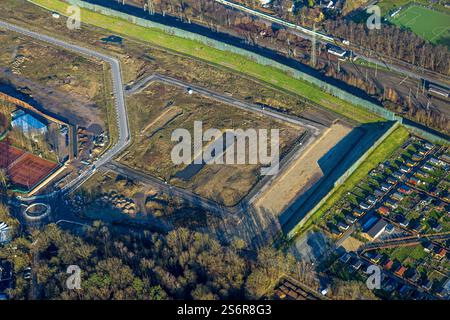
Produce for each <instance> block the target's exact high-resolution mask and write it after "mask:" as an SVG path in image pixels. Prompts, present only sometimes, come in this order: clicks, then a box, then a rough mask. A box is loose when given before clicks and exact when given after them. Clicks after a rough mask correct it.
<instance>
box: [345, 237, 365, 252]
mask: <svg viewBox="0 0 450 320" xmlns="http://www.w3.org/2000/svg"><path fill="white" fill-rule="evenodd" d="M362 245H363V243H362V242H361V241H359V240H358V239H355V238H353V237H348V238H347V239H345V240H344V242H342V245H341V246H342V247H343V248H344V249H345V250H346V251H349V252H350V251H357V250H358V249H359V247H361V246H362Z"/></svg>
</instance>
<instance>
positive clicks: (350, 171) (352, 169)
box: [288, 121, 400, 238]
mask: <svg viewBox="0 0 450 320" xmlns="http://www.w3.org/2000/svg"><path fill="white" fill-rule="evenodd" d="M399 126H400V122H398V121H396V122H394V124H393V125H392V126H391V127H390V128H389V129H388V130H387V131H386V132H385V133H384V134H383V135H382V136H381V137H380V138H379V139H378V140H377V141H376V142H375V143H374V144H373V145H372V146H371V147H370V148H369V149H367V151H366V152H365V153H364V154H363V155H362V156H361V157H360V158H359V159H358V160H357V161H355V163H353V165H352V166H351V167H350V168H349V169H347V171H345V172H344V174H342V176H340V177H339V179H338V180H336V182H335V183H334V187H333V189H331V190H330V191H329V192H328V193H327V195H326V196H325V197H323V198H322V199H321V200H320V201H319V202H318V203H317V204H316V205H315V207H314V208H312V209H311V210H310V211H308V213H307V214H306V215H305V216H304V217H303V218H302V219H301V220H300V222H299V223H298V224H297V225H296V226H295V227H294V228H293V229H292V230H290V231H289V233H288V238H293V237H294V236H295V235H296V233H297V232H298V230H300V228H301V227H302V226H303V225H304V224H305V223H306V221H308V220H309V218H311V216H312V215H313V214H314V213H315V212H316V211H317V210H319V209H320V207H321V206H322V205H323V204H324V203H325V202H326V201H327V200H328V198H329V197H331V195H332V194H333V193H334V192H335V191H336V189H337V188H339V187H340V186H341V185H342V184H343V183H344V182H345V181H346V180H347V178H348V177H350V176H351V175H352V174H353V172H355V170H356V169H357V168H358V167H359V166H360V165H361V164H362V163H363V162H364V161H365V160H366V159H367V158H368V157H369V156H370V154H371V153H372V152H373V151H374V150H375V149H376V148H377V147H378V146H379V145H380V144H381V143H382V142H383V141H384V140H385V139H386V138H387V137H389V136H390V135H391V134H392V132H394V131H395V130H396V129H397V128H398V127H399Z"/></svg>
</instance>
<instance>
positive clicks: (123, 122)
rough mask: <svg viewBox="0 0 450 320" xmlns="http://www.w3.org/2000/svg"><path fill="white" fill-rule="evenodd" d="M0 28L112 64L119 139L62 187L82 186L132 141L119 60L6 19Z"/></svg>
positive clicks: (65, 189)
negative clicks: (8, 21) (11, 22)
mask: <svg viewBox="0 0 450 320" xmlns="http://www.w3.org/2000/svg"><path fill="white" fill-rule="evenodd" d="M0 28H4V29H7V30H10V31H13V32H16V33H20V34H22V35H25V36H28V37H31V38H34V39H37V40H39V41H43V42H47V43H50V44H52V45H55V46H58V47H61V48H63V49H66V50H69V51H72V52H76V53H78V54H82V55H84V56H88V57H91V58H95V59H99V60H102V61H104V62H106V63H108V64H109V65H110V66H111V73H112V79H113V94H114V100H115V107H116V115H117V126H118V128H119V137H118V141H117V142H116V144H115V145H114V146H112V147H111V148H110V149H109V150H108V151H107V152H105V153H104V154H103V155H102V156H101V157H100V158H99V159H98V160H97V161H95V162H94V163H93V164H92V165H90V166H89V167H87V168H86V169H85V170H84V171H83V172H82V173H81V174H80V175H79V176H78V177H77V178H75V179H74V180H72V181H71V182H69V183H68V184H67V185H66V186H65V187H64V188H63V189H62V191H63V192H70V191H72V190H74V189H76V188H77V187H78V186H80V185H81V184H82V183H83V182H84V181H86V180H87V179H89V177H91V176H92V175H93V174H94V172H95V171H96V170H97V168H99V167H101V166H103V165H104V164H106V163H108V162H109V161H111V160H112V159H113V157H114V156H115V155H117V154H118V153H120V152H121V151H122V150H124V149H125V148H126V147H127V146H128V145H129V143H130V128H129V125H128V114H127V108H126V104H125V94H124V89H123V82H122V73H121V69H120V63H119V60H117V59H115V58H113V57H110V56H107V55H105V54H103V53H99V52H96V51H93V50H91V49H88V48H83V47H80V46H77V45H75V44H71V43H68V42H65V41H63V40H60V39H57V38H53V37H50V36H47V35H43V34H40V33H36V32H33V31H30V30H27V29H25V28H22V27H19V26H16V25H13V24H10V23H7V22H4V21H0Z"/></svg>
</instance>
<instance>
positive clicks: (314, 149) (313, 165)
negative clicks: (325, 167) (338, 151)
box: [254, 123, 351, 215]
mask: <svg viewBox="0 0 450 320" xmlns="http://www.w3.org/2000/svg"><path fill="white" fill-rule="evenodd" d="M350 131H351V128H350V127H347V126H345V125H342V124H340V123H337V124H334V125H332V126H331V127H330V128H328V129H327V130H325V131H324V132H323V133H322V135H321V136H320V137H319V138H318V139H317V140H316V141H315V142H314V143H312V144H311V145H310V146H308V147H307V149H306V150H305V151H304V152H303V153H302V155H301V156H300V157H299V158H298V159H296V160H295V161H293V162H292V163H291V164H290V165H289V167H287V168H286V169H285V170H284V171H283V172H282V173H281V175H280V176H279V177H278V179H276V180H275V181H274V182H273V184H272V185H271V186H270V188H268V189H267V190H266V191H265V192H264V193H263V194H262V195H261V197H260V198H259V199H258V200H257V201H256V202H255V203H254V206H255V208H258V209H260V210H261V209H262V210H265V211H268V212H271V213H272V214H274V215H278V214H279V213H281V212H282V211H283V210H284V209H285V208H286V207H287V206H288V205H289V204H290V203H291V202H292V201H293V200H294V199H295V198H297V197H298V196H299V195H301V194H303V193H304V192H305V191H306V190H308V189H309V188H310V187H311V186H313V185H314V184H315V183H316V182H317V181H318V180H319V179H320V178H321V177H322V176H323V172H322V169H321V168H320V166H319V164H318V161H319V159H320V158H322V157H323V156H324V155H325V154H326V153H327V152H328V151H329V150H330V149H331V148H333V147H334V146H335V145H336V143H338V142H339V141H340V140H341V139H342V138H343V137H345V136H346V135H347V134H348V133H349V132H350Z"/></svg>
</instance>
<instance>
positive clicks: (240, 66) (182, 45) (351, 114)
mask: <svg viewBox="0 0 450 320" xmlns="http://www.w3.org/2000/svg"><path fill="white" fill-rule="evenodd" d="M30 2H32V3H35V4H38V5H40V6H42V7H44V8H47V9H49V10H51V11H56V12H60V13H62V14H65V13H66V12H67V7H68V4H67V3H64V2H63V1H60V0H31V1H30ZM81 19H82V23H85V24H89V25H93V26H96V27H100V28H102V29H107V30H109V31H111V32H113V33H116V34H119V35H123V36H125V37H131V38H134V39H137V40H140V41H143V42H147V43H149V44H151V45H155V46H158V47H162V48H165V49H168V50H171V51H174V52H179V53H182V54H184V55H188V56H192V57H193V58H195V59H201V60H204V61H207V62H209V63H211V64H215V65H219V66H222V67H226V68H228V69H231V70H233V71H236V72H239V73H243V74H246V75H249V76H251V77H253V78H255V79H258V80H260V81H263V82H266V83H268V84H270V85H271V86H273V87H276V88H279V89H282V90H286V91H289V92H292V93H295V94H297V95H300V96H303V97H305V98H307V99H309V100H311V101H313V102H315V103H317V104H319V105H321V106H323V107H325V108H327V109H330V110H332V111H334V112H336V113H338V114H341V115H342V116H344V117H347V118H349V119H352V120H355V121H357V122H360V123H367V122H374V121H380V120H382V119H381V118H380V117H379V116H377V115H375V114H373V113H371V112H369V111H367V110H366V109H364V108H362V107H358V106H355V105H353V104H351V103H349V102H347V101H344V100H341V99H339V98H336V97H334V96H332V95H330V94H328V93H325V92H324V91H322V90H321V89H320V88H318V87H316V86H314V85H312V84H310V83H308V82H306V81H302V80H299V79H296V78H293V77H292V76H291V75H289V74H288V73H287V72H285V71H282V70H280V69H277V68H274V67H269V66H264V65H261V64H258V63H257V62H255V61H253V60H251V59H249V58H246V57H244V56H241V55H239V54H236V53H231V52H228V51H221V50H218V49H215V48H212V47H209V46H207V45H205V44H203V43H201V42H199V41H194V40H190V39H184V38H180V37H177V36H173V35H170V34H167V33H165V32H163V31H161V30H159V29H152V28H145V27H141V26H138V25H135V24H133V23H131V22H129V21H126V20H121V19H119V18H115V17H108V16H105V15H102V14H100V13H97V12H92V11H89V10H85V9H82V10H81Z"/></svg>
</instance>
